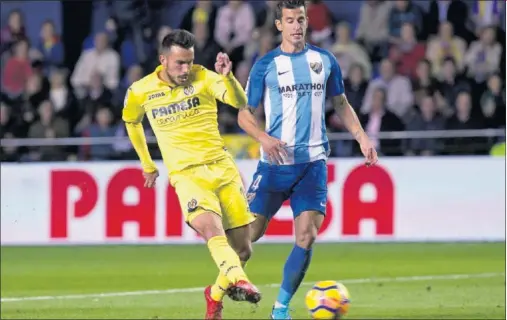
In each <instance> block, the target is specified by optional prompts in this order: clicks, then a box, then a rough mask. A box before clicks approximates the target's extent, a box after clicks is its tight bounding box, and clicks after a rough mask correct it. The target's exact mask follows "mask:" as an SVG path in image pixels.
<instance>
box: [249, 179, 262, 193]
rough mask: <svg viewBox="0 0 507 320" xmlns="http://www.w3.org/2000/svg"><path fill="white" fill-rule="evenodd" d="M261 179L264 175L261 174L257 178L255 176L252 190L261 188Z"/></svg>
mask: <svg viewBox="0 0 507 320" xmlns="http://www.w3.org/2000/svg"><path fill="white" fill-rule="evenodd" d="M261 180H262V176H261V175H259V176H257V178H255V180H254V182H253V183H252V186H251V188H252V191H255V190H257V189H259V183H261Z"/></svg>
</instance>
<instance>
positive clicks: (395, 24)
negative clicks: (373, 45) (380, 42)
mask: <svg viewBox="0 0 507 320" xmlns="http://www.w3.org/2000/svg"><path fill="white" fill-rule="evenodd" d="M405 22H409V23H411V24H412V25H413V26H414V29H415V33H416V36H417V38H418V39H422V34H423V12H422V10H421V8H420V7H419V6H417V5H416V4H415V3H413V2H412V1H411V0H396V1H395V2H394V7H393V8H391V12H390V13H389V41H390V42H391V43H392V44H396V43H398V42H400V41H401V27H402V25H403V23H405Z"/></svg>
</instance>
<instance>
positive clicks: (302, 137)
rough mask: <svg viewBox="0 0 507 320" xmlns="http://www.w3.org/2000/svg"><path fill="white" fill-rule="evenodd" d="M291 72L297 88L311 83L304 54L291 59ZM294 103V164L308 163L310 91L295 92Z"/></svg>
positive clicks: (310, 112) (310, 115)
mask: <svg viewBox="0 0 507 320" xmlns="http://www.w3.org/2000/svg"><path fill="white" fill-rule="evenodd" d="M291 62H292V72H293V73H294V80H295V83H296V85H297V86H299V85H306V84H310V85H311V83H312V77H311V75H310V65H309V64H308V61H307V59H306V54H303V55H296V56H292V57H291ZM294 93H295V94H297V95H298V97H297V101H296V147H295V149H294V161H295V163H302V162H308V161H310V152H309V149H308V146H309V143H310V133H311V125H312V124H311V123H312V89H311V87H310V88H309V90H297V91H296V92H294Z"/></svg>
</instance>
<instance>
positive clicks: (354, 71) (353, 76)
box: [343, 64, 368, 113]
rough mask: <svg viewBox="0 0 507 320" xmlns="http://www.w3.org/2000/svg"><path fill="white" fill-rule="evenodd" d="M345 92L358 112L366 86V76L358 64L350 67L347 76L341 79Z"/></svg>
mask: <svg viewBox="0 0 507 320" xmlns="http://www.w3.org/2000/svg"><path fill="white" fill-rule="evenodd" d="M343 84H344V87H345V94H346V95H347V100H348V101H349V103H350V105H351V106H352V107H353V108H354V109H355V111H356V112H357V113H358V112H359V109H360V108H361V105H362V104H363V98H364V95H365V93H366V88H367V87H368V81H367V78H366V77H365V76H364V72H363V68H362V67H361V66H360V65H359V64H353V65H352V66H351V67H350V70H349V74H348V77H347V78H345V79H344V80H343Z"/></svg>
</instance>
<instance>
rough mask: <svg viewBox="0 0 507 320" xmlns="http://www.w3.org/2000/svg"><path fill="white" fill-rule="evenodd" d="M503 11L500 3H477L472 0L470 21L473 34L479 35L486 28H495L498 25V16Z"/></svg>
mask: <svg viewBox="0 0 507 320" xmlns="http://www.w3.org/2000/svg"><path fill="white" fill-rule="evenodd" d="M504 9H505V7H504V2H502V1H499V0H497V1H494V0H493V1H483V0H482V1H479V0H474V2H473V5H472V17H471V18H472V21H473V23H474V26H475V32H476V34H477V35H480V33H481V30H482V29H483V28H486V27H494V28H495V29H496V27H498V26H499V24H500V15H501V13H502V11H503V10H504Z"/></svg>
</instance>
